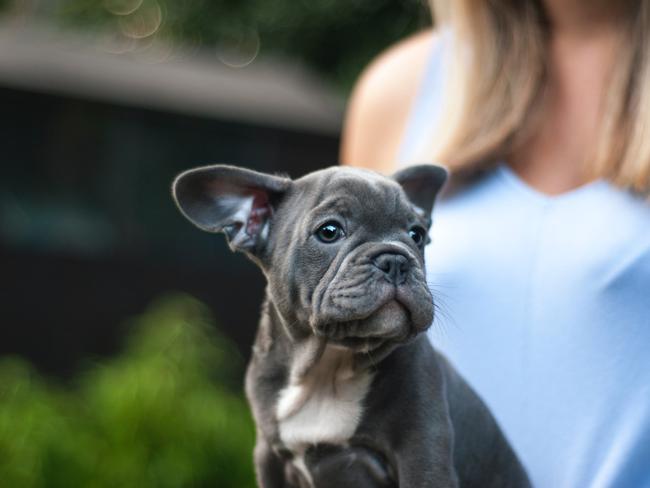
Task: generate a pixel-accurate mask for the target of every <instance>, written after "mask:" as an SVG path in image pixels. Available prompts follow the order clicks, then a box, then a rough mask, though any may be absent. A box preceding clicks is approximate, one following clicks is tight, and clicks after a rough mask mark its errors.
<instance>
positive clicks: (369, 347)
mask: <svg viewBox="0 0 650 488" xmlns="http://www.w3.org/2000/svg"><path fill="white" fill-rule="evenodd" d="M387 340H388V339H386V338H383V337H344V338H342V339H330V341H329V342H330V343H331V344H332V345H334V346H340V347H343V348H346V349H351V350H353V351H355V352H372V351H374V350H375V349H378V348H379V347H381V346H383V345H384V344H385V343H386V341H387Z"/></svg>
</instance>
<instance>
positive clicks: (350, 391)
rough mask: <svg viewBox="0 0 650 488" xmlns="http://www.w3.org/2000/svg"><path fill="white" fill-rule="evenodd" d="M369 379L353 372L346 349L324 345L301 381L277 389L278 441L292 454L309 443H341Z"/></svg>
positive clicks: (360, 410)
mask: <svg viewBox="0 0 650 488" xmlns="http://www.w3.org/2000/svg"><path fill="white" fill-rule="evenodd" d="M371 382H372V374H371V373H369V372H363V373H353V370H352V356H351V353H350V352H349V351H345V350H341V349H337V348H334V347H331V346H328V347H327V348H326V349H325V352H324V353H323V356H322V357H321V358H320V360H319V362H318V363H317V364H316V365H315V366H314V367H313V368H312V369H311V370H310V372H309V374H308V375H307V377H306V378H304V380H303V381H301V382H300V383H299V384H290V385H289V386H287V387H286V388H285V389H283V390H282V391H281V392H280V395H279V400H278V403H277V407H276V414H277V419H278V429H279V434H280V439H281V441H282V443H283V444H284V445H285V446H286V447H287V449H289V450H291V451H292V452H294V453H295V454H298V453H302V452H303V451H304V449H305V448H306V447H307V446H309V445H311V444H319V443H327V444H345V443H346V442H347V441H348V440H349V439H350V437H352V435H353V434H354V432H355V430H356V428H357V426H358V425H359V421H360V420H361V416H362V413H363V400H364V398H365V396H366V394H367V392H368V389H369V387H370V383H371Z"/></svg>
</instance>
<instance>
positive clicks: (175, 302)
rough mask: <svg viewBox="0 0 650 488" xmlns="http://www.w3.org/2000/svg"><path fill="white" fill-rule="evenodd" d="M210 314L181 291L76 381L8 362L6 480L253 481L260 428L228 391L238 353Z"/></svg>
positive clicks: (2, 413)
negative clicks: (58, 381)
mask: <svg viewBox="0 0 650 488" xmlns="http://www.w3.org/2000/svg"><path fill="white" fill-rule="evenodd" d="M206 316H207V315H206V311H205V309H204V307H203V306H202V305H201V304H199V303H198V302H196V301H195V300H193V299H191V298H188V297H185V296H175V297H169V298H167V299H164V300H161V301H159V302H157V303H155V304H153V305H152V306H151V308H150V309H149V310H148V311H147V312H146V313H144V314H143V315H142V316H141V317H139V318H138V319H137V320H135V321H134V323H133V327H132V328H131V329H132V332H131V333H130V335H129V337H128V341H127V345H126V349H125V350H124V352H123V353H122V354H121V355H119V356H118V357H116V358H114V359H112V360H110V361H109V362H107V363H106V364H104V365H96V366H94V367H92V368H91V369H90V370H89V371H87V372H86V373H85V374H83V375H81V376H80V377H79V378H77V379H76V380H75V381H74V385H73V386H67V387H63V386H60V385H59V386H55V385H52V384H51V383H48V382H47V381H46V380H44V379H43V378H41V377H39V375H38V374H37V373H36V372H35V371H34V370H33V369H32V368H31V367H30V366H29V365H28V364H26V363H25V362H24V361H22V360H20V359H15V358H14V359H3V360H2V361H1V362H0V486H2V487H12V488H13V487H20V488H32V487H33V488H37V487H61V488H63V487H65V488H70V487H89V488H90V487H93V488H95V487H96V488H101V487H107V488H108V487H110V488H114V487H145V488H146V487H163V488H164V487H194V486H198V487H203V486H215V487H220V488H230V487H232V488H245V487H252V486H255V482H254V476H253V472H252V449H253V443H254V427H253V424H252V421H251V418H250V415H249V411H248V408H247V405H246V404H245V401H244V399H243V398H242V396H241V394H240V393H235V392H234V390H233V389H231V388H230V387H229V386H228V385H229V384H230V383H232V381H233V378H234V377H235V376H237V373H236V369H233V368H239V367H241V364H242V362H241V358H239V357H238V355H237V354H236V353H235V352H234V349H233V348H232V346H230V345H229V343H227V342H226V341H224V340H223V339H221V338H219V337H218V336H216V335H215V333H214V328H213V327H211V326H210V324H209V321H208V320H206Z"/></svg>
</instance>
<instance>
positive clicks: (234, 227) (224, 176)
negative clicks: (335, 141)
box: [172, 165, 291, 255]
mask: <svg viewBox="0 0 650 488" xmlns="http://www.w3.org/2000/svg"><path fill="white" fill-rule="evenodd" d="M290 186H291V180H290V179H289V178H284V177H281V176H274V175H269V174H265V173H258V172H257V171H252V170H249V169H244V168H238V167H235V166H227V165H215V166H206V167H203V168H196V169H191V170H189V171H185V172H184V173H181V174H180V175H178V177H177V178H176V179H175V180H174V183H173V184H172V195H173V196H174V200H175V201H176V204H177V205H178V208H179V209H180V211H181V212H182V213H183V215H185V217H187V218H188V219H189V220H190V221H191V222H192V223H193V224H195V225H196V226H197V227H199V228H200V229H203V230H206V231H208V232H223V233H225V234H226V237H227V238H228V244H229V245H230V248H231V249H232V250H233V251H244V252H246V253H249V254H251V255H256V254H257V253H258V252H259V251H260V249H261V248H262V246H263V244H264V243H265V242H266V239H267V237H268V231H269V223H270V222H269V221H270V218H271V216H272V214H273V211H274V206H275V205H276V204H277V203H278V202H279V201H280V200H281V199H282V196H283V195H284V193H285V192H286V191H287V190H288V189H289V187H290Z"/></svg>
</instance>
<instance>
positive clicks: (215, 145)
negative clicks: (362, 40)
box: [0, 25, 342, 374]
mask: <svg viewBox="0 0 650 488" xmlns="http://www.w3.org/2000/svg"><path fill="white" fill-rule="evenodd" d="M132 47H133V46H129V45H125V44H124V43H121V42H117V41H116V40H115V39H111V38H105V39H96V38H83V37H75V38H71V37H69V36H63V35H61V34H60V33H56V32H53V31H48V30H45V29H34V28H29V29H27V28H25V27H24V26H21V27H20V28H17V27H16V26H10V25H4V26H0V107H2V110H1V113H2V119H1V120H0V141H1V142H2V144H1V147H2V150H3V153H2V156H1V160H2V177H1V178H0V278H1V280H2V281H1V283H2V285H1V287H0V309H1V310H2V320H1V321H0V354H13V353H16V354H21V355H24V356H26V357H28V358H30V359H31V360H33V361H34V362H35V363H36V364H37V365H39V366H40V367H41V368H42V369H43V370H45V371H48V372H52V373H62V374H66V373H69V372H71V371H72V370H73V369H74V368H76V367H77V366H78V365H79V361H81V360H84V359H86V358H92V357H94V356H96V355H104V354H110V353H111V352H112V351H114V350H115V348H116V347H117V345H119V339H120V335H121V332H122V331H123V327H128V325H124V319H126V318H128V317H129V316H132V315H134V314H137V313H139V312H140V311H141V310H142V309H143V308H144V307H145V305H146V304H147V303H148V302H149V301H150V300H151V299H153V298H154V297H156V296H158V295H160V294H163V293H166V292H171V291H185V292H188V293H191V294H192V295H194V296H196V297H197V298H199V299H201V300H202V301H204V302H205V303H207V304H208V305H209V306H210V307H211V308H212V309H213V310H214V313H215V316H216V319H217V322H218V323H219V324H220V326H221V327H222V329H224V330H225V331H226V332H227V334H228V335H230V336H231V337H232V338H234V339H235V340H236V341H237V343H238V344H239V345H240V347H241V349H242V351H243V352H244V354H246V351H247V350H248V348H249V347H250V343H251V341H252V336H253V333H254V330H255V327H256V322H257V317H258V309H259V304H260V301H261V296H262V290H263V286H264V283H263V279H262V277H261V275H260V273H259V272H258V271H257V270H256V269H255V268H254V266H253V265H252V264H251V263H248V262H247V261H246V260H245V258H244V257H243V256H235V255H232V254H231V253H230V252H229V251H228V249H227V246H226V245H225V242H224V240H223V238H222V237H221V236H213V235H209V234H206V233H201V232H199V231H198V230H196V229H195V228H193V227H192V226H191V225H190V224H189V223H187V222H186V221H184V220H183V218H182V217H181V216H180V214H179V213H178V211H177V210H176V209H175V207H174V205H173V203H172V201H171V198H170V196H169V185H170V183H171V180H172V178H173V176H174V175H175V174H176V173H178V172H179V171H182V170H183V169H187V168H189V167H193V166H198V165H203V164H209V163H217V162H227V163H231V164H238V165H245V166H247V167H250V168H255V169H260V170H264V171H275V172H282V173H289V174H290V175H291V176H299V175H301V174H304V173H306V172H309V171H312V170H314V169H317V168H319V167H323V166H327V165H331V164H335V163H336V162H337V152H338V136H339V129H340V121H341V113H342V100H341V99H340V98H339V97H338V96H337V95H336V94H335V93H333V92H332V91H331V90H330V89H328V88H327V87H326V86H324V85H323V84H322V83H320V82H319V80H318V79H316V78H314V76H312V75H311V74H310V73H308V72H306V71H305V70H304V69H303V68H301V67H298V66H295V65H292V64H288V63H286V62H283V61H280V60H265V59H259V58H256V55H257V52H253V53H250V54H248V55H247V57H245V58H244V59H242V57H241V56H239V57H238V55H237V54H236V53H235V54H233V53H206V52H201V51H195V52H192V51H188V50H185V51H184V50H183V49H182V48H179V47H178V46H168V45H164V44H160V43H156V42H152V43H150V44H148V45H144V46H143V45H142V44H140V45H139V46H138V48H137V49H133V48H132Z"/></svg>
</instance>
